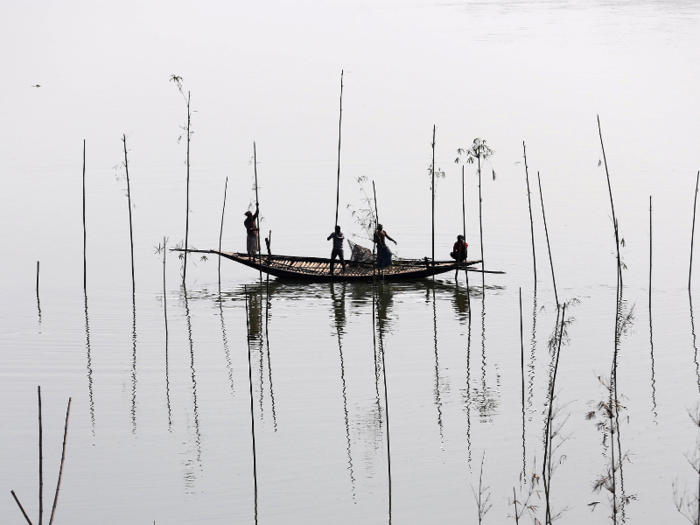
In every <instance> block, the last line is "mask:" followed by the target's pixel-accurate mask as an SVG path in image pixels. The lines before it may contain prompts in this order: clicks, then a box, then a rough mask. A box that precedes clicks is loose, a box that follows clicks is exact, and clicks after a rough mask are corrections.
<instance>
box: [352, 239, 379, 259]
mask: <svg viewBox="0 0 700 525" xmlns="http://www.w3.org/2000/svg"><path fill="white" fill-rule="evenodd" d="M348 244H349V245H350V249H351V250H352V254H351V255H350V260H351V261H355V262H366V263H371V262H373V260H374V259H373V258H372V250H370V249H369V248H365V247H364V246H360V245H359V244H357V243H354V242H352V241H351V240H350V239H348Z"/></svg>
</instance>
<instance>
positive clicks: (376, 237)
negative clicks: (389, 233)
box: [372, 180, 381, 280]
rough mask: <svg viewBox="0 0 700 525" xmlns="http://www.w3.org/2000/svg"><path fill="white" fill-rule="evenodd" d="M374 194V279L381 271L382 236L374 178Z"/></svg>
mask: <svg viewBox="0 0 700 525" xmlns="http://www.w3.org/2000/svg"><path fill="white" fill-rule="evenodd" d="M372 194H373V195H374V248H375V257H374V272H373V275H372V279H373V280H374V279H375V278H376V274H377V272H378V271H379V250H378V249H377V248H378V246H379V245H378V241H379V238H380V233H381V232H379V208H378V207H377V188H376V186H375V185H374V180H373V181H372Z"/></svg>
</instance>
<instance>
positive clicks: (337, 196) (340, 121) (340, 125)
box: [335, 71, 343, 226]
mask: <svg viewBox="0 0 700 525" xmlns="http://www.w3.org/2000/svg"><path fill="white" fill-rule="evenodd" d="M342 130H343V71H341V72H340V115H339V117H338V183H337V185H336V192H335V225H336V226H338V208H339V207H340V144H341V137H342Z"/></svg>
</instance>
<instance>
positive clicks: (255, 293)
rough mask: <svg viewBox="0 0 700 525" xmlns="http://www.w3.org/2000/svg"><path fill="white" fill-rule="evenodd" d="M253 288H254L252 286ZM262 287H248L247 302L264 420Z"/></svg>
mask: <svg viewBox="0 0 700 525" xmlns="http://www.w3.org/2000/svg"><path fill="white" fill-rule="evenodd" d="M251 288H253V287H252V286H251ZM262 293H263V292H262V288H261V287H260V286H258V287H257V290H256V289H254V288H253V289H252V290H250V291H248V288H247V287H246V296H245V297H246V302H247V304H248V309H247V318H248V339H249V341H250V342H251V343H254V344H255V353H256V355H257V356H258V358H259V362H258V367H257V368H258V381H259V384H260V396H259V399H258V405H259V406H260V414H259V417H260V420H261V421H262V420H263V418H264V415H265V412H264V411H265V403H264V401H265V358H264V349H263V345H264V338H263V312H262V301H263V299H262Z"/></svg>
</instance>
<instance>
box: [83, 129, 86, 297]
mask: <svg viewBox="0 0 700 525" xmlns="http://www.w3.org/2000/svg"><path fill="white" fill-rule="evenodd" d="M83 289H86V290H87V229H86V227H85V139H83Z"/></svg>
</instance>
